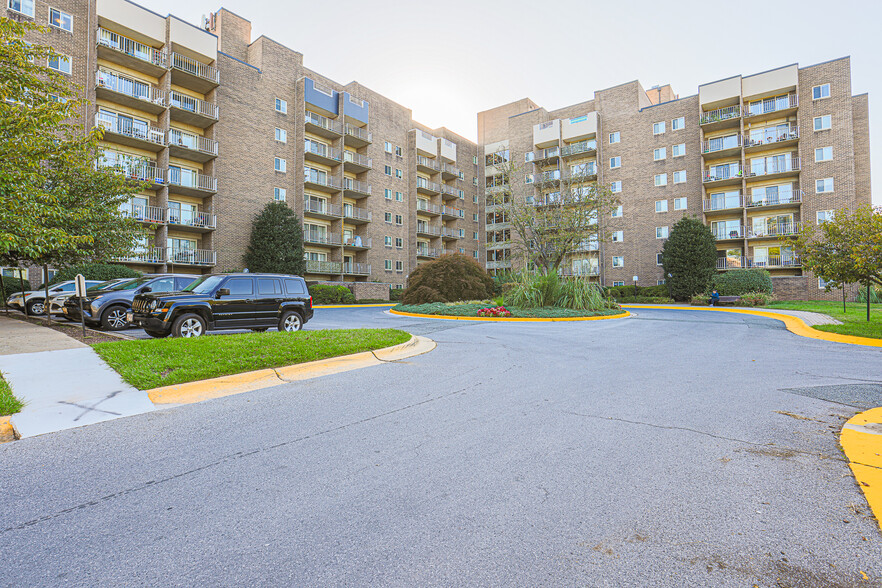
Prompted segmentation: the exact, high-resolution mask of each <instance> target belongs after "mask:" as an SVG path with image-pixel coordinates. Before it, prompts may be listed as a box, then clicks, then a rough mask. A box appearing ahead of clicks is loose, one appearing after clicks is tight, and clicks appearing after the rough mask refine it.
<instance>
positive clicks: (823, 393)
mask: <svg viewBox="0 0 882 588" xmlns="http://www.w3.org/2000/svg"><path fill="white" fill-rule="evenodd" d="M781 392H788V393H790V394H799V395H800V396H808V397H810V398H817V399H818V400H826V401H827V402H836V403H838V404H847V405H849V406H854V407H855V408H861V409H865V410H866V409H869V408H875V407H877V406H882V384H836V385H834V386H811V387H809V388H782V389H781Z"/></svg>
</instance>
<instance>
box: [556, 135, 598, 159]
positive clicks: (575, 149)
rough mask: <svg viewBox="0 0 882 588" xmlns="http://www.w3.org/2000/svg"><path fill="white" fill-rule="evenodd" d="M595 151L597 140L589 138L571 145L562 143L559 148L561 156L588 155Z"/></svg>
mask: <svg viewBox="0 0 882 588" xmlns="http://www.w3.org/2000/svg"><path fill="white" fill-rule="evenodd" d="M596 151H597V141H596V140H595V139H591V140H589V141H579V142H578V143H573V144H571V145H564V146H563V148H562V149H561V150H560V155H561V157H578V156H580V155H590V154H592V153H595V152H596Z"/></svg>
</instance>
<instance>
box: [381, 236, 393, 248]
mask: <svg viewBox="0 0 882 588" xmlns="http://www.w3.org/2000/svg"><path fill="white" fill-rule="evenodd" d="M383 245H385V246H386V247H392V236H391V235H386V236H385V237H383Z"/></svg>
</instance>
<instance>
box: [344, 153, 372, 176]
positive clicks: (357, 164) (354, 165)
mask: <svg viewBox="0 0 882 588" xmlns="http://www.w3.org/2000/svg"><path fill="white" fill-rule="evenodd" d="M373 165H374V162H373V160H372V159H371V158H370V157H367V156H366V155H362V154H361V153H356V152H354V151H343V169H344V170H346V171H348V172H352V173H354V174H360V173H364V172H366V171H370V170H371V169H372V168H373Z"/></svg>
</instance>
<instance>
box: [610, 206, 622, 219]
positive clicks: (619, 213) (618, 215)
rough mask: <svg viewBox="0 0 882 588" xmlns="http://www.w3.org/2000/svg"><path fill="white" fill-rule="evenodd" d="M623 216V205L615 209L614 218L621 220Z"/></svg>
mask: <svg viewBox="0 0 882 588" xmlns="http://www.w3.org/2000/svg"><path fill="white" fill-rule="evenodd" d="M621 216H622V205H621V204H619V205H618V206H616V207H615V208H613V211H612V217H613V218H620V217H621Z"/></svg>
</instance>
